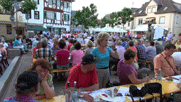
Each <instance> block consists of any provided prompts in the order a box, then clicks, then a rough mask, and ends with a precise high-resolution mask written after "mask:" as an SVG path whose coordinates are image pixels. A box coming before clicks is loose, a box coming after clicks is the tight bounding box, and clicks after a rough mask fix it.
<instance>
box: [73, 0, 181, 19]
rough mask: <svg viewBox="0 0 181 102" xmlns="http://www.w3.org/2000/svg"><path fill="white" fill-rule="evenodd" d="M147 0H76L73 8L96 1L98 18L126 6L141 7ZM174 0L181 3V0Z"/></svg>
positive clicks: (79, 7)
mask: <svg viewBox="0 0 181 102" xmlns="http://www.w3.org/2000/svg"><path fill="white" fill-rule="evenodd" d="M147 1H149V0H75V2H73V4H72V10H81V9H82V7H83V6H89V5H90V4H91V3H94V5H96V6H97V13H98V14H99V16H98V19H101V18H103V17H104V16H105V15H106V14H109V13H111V12H115V11H121V10H122V9H123V8H124V7H128V8H131V7H136V8H140V7H141V6H142V5H143V4H144V3H145V2H147ZM173 1H175V2H178V3H181V0H173Z"/></svg>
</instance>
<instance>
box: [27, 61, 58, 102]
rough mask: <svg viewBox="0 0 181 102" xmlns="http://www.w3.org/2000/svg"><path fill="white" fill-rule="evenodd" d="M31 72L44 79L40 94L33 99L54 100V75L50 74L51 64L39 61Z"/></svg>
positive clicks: (39, 90) (40, 85)
mask: <svg viewBox="0 0 181 102" xmlns="http://www.w3.org/2000/svg"><path fill="white" fill-rule="evenodd" d="M30 70H34V71H36V72H38V76H39V77H41V78H42V80H41V82H40V84H39V88H38V92H37V93H36V96H35V97H33V99H34V100H40V99H44V98H49V99H50V98H53V97H54V96H55V91H54V86H53V81H52V75H51V74H50V70H51V68H50V65H49V62H48V61H47V60H45V59H38V60H37V61H35V62H34V63H33V65H32V66H31V68H30Z"/></svg>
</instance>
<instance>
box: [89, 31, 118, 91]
mask: <svg viewBox="0 0 181 102" xmlns="http://www.w3.org/2000/svg"><path fill="white" fill-rule="evenodd" d="M108 39H109V34H108V33H106V32H101V33H99V34H98V37H97V45H98V46H97V47H96V48H95V49H93V50H92V54H93V55H94V56H95V57H98V58H100V59H101V61H100V62H99V63H97V64H96V68H97V76H98V80H99V88H105V87H106V84H108V82H109V81H110V73H109V58H110V55H111V56H112V57H114V58H116V59H119V54H118V52H117V49H116V48H115V47H114V48H113V50H112V49H111V48H110V47H108V46H107V45H108Z"/></svg>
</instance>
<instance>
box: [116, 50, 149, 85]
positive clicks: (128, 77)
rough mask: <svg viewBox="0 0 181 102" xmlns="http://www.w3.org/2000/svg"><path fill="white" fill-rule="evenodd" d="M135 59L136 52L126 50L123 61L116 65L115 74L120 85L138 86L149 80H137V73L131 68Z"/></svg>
mask: <svg viewBox="0 0 181 102" xmlns="http://www.w3.org/2000/svg"><path fill="white" fill-rule="evenodd" d="M135 57H136V51H134V50H132V49H127V50H126V51H125V53H124V60H120V61H119V63H118V65H117V74H118V77H119V82H120V84H122V85H125V84H140V83H143V82H146V81H149V80H150V78H149V77H148V76H146V77H145V78H144V79H142V80H141V79H138V78H137V77H138V73H137V71H136V70H135V69H134V68H133V66H132V63H133V61H134V59H135Z"/></svg>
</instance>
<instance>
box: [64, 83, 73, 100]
mask: <svg viewBox="0 0 181 102" xmlns="http://www.w3.org/2000/svg"><path fill="white" fill-rule="evenodd" d="M65 99H66V102H71V100H72V97H71V90H70V82H67V89H66V90H65Z"/></svg>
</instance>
